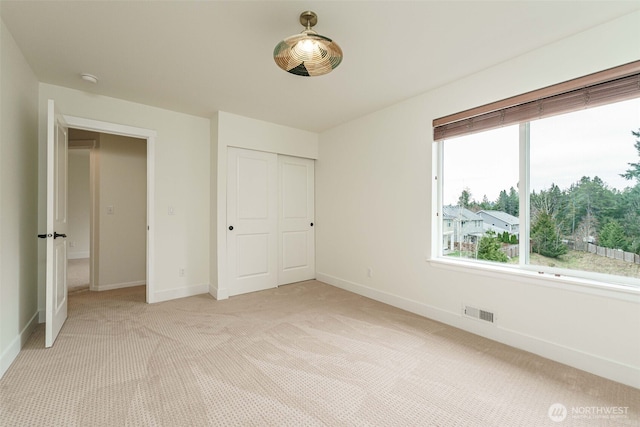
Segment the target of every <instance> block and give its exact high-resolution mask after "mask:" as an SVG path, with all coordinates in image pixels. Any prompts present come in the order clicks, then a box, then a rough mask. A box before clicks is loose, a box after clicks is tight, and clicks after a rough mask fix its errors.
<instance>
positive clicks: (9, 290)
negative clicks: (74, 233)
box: [0, 21, 44, 377]
mask: <svg viewBox="0 0 640 427" xmlns="http://www.w3.org/2000/svg"><path fill="white" fill-rule="evenodd" d="M0 100H1V101H0V377H1V376H2V375H3V374H4V372H5V371H6V369H7V368H8V367H9V365H10V364H11V362H12V361H13V359H14V358H15V357H16V356H17V354H18V352H19V351H20V348H21V346H22V344H23V343H24V342H25V340H26V339H27V338H28V336H29V335H30V333H31V331H32V329H33V327H35V325H36V324H37V322H38V287H37V279H38V277H37V273H36V269H35V264H36V260H37V258H38V250H37V249H38V245H39V244H41V245H42V246H43V247H44V240H43V241H42V243H39V242H40V240H39V239H37V237H36V235H37V234H38V227H37V226H38V222H37V219H38V217H37V212H38V204H37V189H38V163H37V161H36V159H37V158H38V134H37V125H38V81H37V79H36V78H35V76H34V74H33V72H32V71H31V69H30V68H29V65H28V64H27V62H26V60H25V58H24V57H23V56H22V53H21V52H20V50H19V49H18V47H17V46H16V44H15V41H14V40H13V37H12V36H11V34H10V33H9V32H8V31H7V29H6V27H5V25H4V22H2V21H0ZM42 230H44V228H42Z"/></svg>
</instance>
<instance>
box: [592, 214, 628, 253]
mask: <svg viewBox="0 0 640 427" xmlns="http://www.w3.org/2000/svg"><path fill="white" fill-rule="evenodd" d="M598 245H599V246H604V247H605V248H611V249H622V250H623V251H626V250H627V247H628V241H627V237H626V236H625V233H624V228H622V226H621V225H620V223H619V222H618V221H616V220H611V221H609V222H607V223H606V224H605V225H604V227H602V230H601V231H600V236H599V238H598Z"/></svg>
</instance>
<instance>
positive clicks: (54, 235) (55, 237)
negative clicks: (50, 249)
mask: <svg viewBox="0 0 640 427" xmlns="http://www.w3.org/2000/svg"><path fill="white" fill-rule="evenodd" d="M58 237H62V238H65V239H66V238H67V235H66V234H60V233H56V232H55V231H54V232H53V238H54V239H57V238H58Z"/></svg>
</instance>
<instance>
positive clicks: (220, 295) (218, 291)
mask: <svg viewBox="0 0 640 427" xmlns="http://www.w3.org/2000/svg"><path fill="white" fill-rule="evenodd" d="M209 293H210V294H211V296H212V297H214V298H215V299H217V300H222V299H228V298H229V290H228V289H226V288H218V287H217V286H214V285H209Z"/></svg>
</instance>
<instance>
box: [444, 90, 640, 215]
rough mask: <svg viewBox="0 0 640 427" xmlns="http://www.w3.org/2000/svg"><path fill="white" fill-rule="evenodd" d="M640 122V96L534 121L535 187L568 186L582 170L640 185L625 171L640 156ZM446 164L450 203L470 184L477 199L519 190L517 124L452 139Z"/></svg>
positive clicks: (615, 184)
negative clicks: (638, 143) (639, 140)
mask: <svg viewBox="0 0 640 427" xmlns="http://www.w3.org/2000/svg"><path fill="white" fill-rule="evenodd" d="M639 128H640V99H632V100H629V101H624V102H619V103H615V104H609V105H605V106H602V107H596V108H590V109H587V110H581V111H578V112H574V113H570V114H564V115H560V116H555V117H551V118H547V119H542V120H535V121H532V122H531V146H532V149H531V189H532V190H533V191H536V192H539V191H540V190H546V189H549V187H550V185H551V184H552V183H553V184H556V185H557V186H558V187H560V189H561V190H563V189H567V188H569V187H570V186H571V184H573V183H575V182H577V181H579V180H580V178H582V177H583V176H587V177H590V178H593V177H595V176H598V177H600V178H601V179H602V180H603V181H604V182H605V183H606V184H607V185H608V186H609V188H615V189H617V190H623V189H624V188H625V187H631V186H633V185H635V182H632V181H628V180H625V179H624V178H622V177H621V176H620V174H621V173H624V172H625V171H626V170H627V169H628V168H629V166H628V163H630V162H638V160H639V159H638V154H637V151H636V149H635V147H634V143H635V140H636V138H635V137H634V136H633V135H632V134H631V131H638V129H639ZM443 167H444V182H443V184H444V192H443V203H444V204H445V205H455V204H457V203H458V198H459V197H460V194H461V193H462V191H463V190H464V189H465V188H468V189H469V190H470V192H471V198H472V199H473V200H476V201H478V202H481V201H482V199H483V197H484V196H485V195H486V196H487V199H488V200H489V201H490V202H495V201H496V200H497V198H498V195H499V193H500V191H502V190H506V191H507V193H508V192H509V189H510V187H514V188H515V189H516V190H518V188H517V184H518V179H519V178H518V126H517V125H515V126H509V127H505V128H500V129H495V130H492V131H488V132H482V133H478V134H473V135H468V136H463V137H460V138H455V139H451V140H447V141H446V142H445V147H444V165H443Z"/></svg>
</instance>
